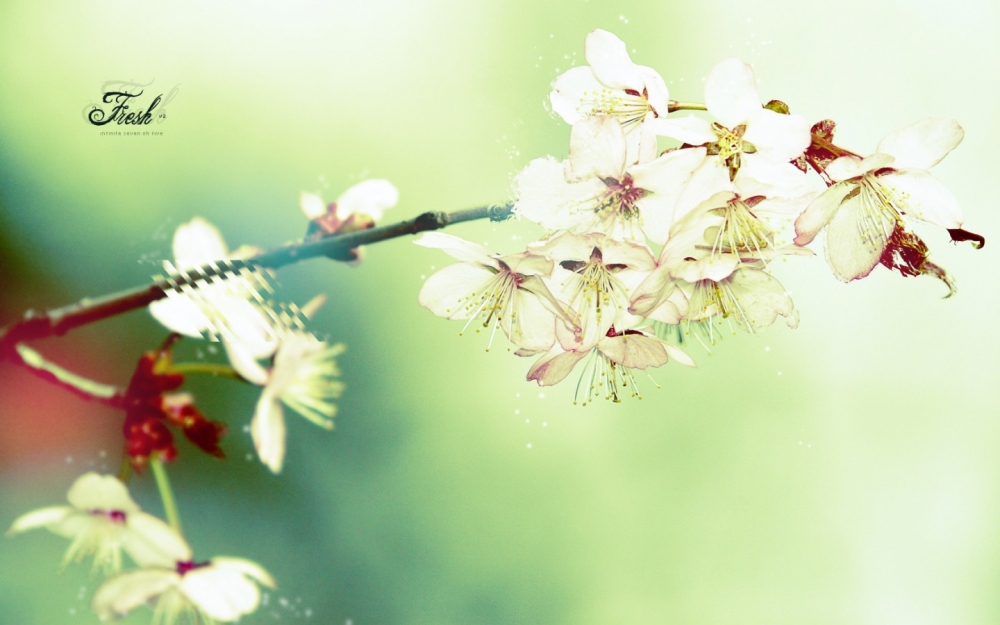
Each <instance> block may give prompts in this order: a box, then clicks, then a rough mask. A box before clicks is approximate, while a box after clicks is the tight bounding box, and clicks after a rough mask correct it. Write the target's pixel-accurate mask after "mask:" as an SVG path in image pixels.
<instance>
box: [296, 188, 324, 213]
mask: <svg viewBox="0 0 1000 625" xmlns="http://www.w3.org/2000/svg"><path fill="white" fill-rule="evenodd" d="M299 206H300V207H301V208H302V213H303V214H305V216H306V219H316V218H317V217H322V216H323V215H325V214H326V204H325V203H324V202H323V198H321V197H320V196H318V195H316V194H315V193H306V192H305V191H303V192H302V193H301V194H299Z"/></svg>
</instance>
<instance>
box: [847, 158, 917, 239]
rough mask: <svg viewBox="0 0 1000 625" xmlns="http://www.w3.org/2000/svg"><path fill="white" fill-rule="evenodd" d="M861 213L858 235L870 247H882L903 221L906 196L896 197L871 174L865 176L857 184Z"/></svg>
mask: <svg viewBox="0 0 1000 625" xmlns="http://www.w3.org/2000/svg"><path fill="white" fill-rule="evenodd" d="M858 193H860V195H861V211H860V214H859V216H858V233H859V234H860V235H861V240H862V241H864V242H865V243H868V244H870V245H875V246H878V247H884V246H885V245H886V243H887V242H888V241H889V237H891V236H892V232H893V230H895V228H896V225H897V224H901V223H902V221H903V218H902V215H901V213H903V212H905V203H906V198H907V196H906V195H902V196H900V195H898V194H897V193H896V192H895V191H894V190H893V189H890V188H889V187H886V186H885V185H884V184H883V183H882V181H880V180H879V179H878V178H877V177H876V176H874V175H872V174H865V175H864V176H862V177H861V181H860V182H859V184H858Z"/></svg>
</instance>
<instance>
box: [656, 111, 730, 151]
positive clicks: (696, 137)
mask: <svg viewBox="0 0 1000 625" xmlns="http://www.w3.org/2000/svg"><path fill="white" fill-rule="evenodd" d="M646 125H647V126H648V127H649V129H650V130H652V131H653V132H654V133H655V134H657V135H660V136H661V137H670V138H671V139H677V140H678V141H680V142H681V143H686V144H688V145H703V144H705V143H714V142H715V141H718V140H719V138H718V137H717V136H716V135H715V132H714V131H713V130H712V124H711V122H709V121H708V120H705V119H702V118H700V117H695V116H693V115H689V116H687V117H658V118H656V119H651V120H649V121H648V122H646Z"/></svg>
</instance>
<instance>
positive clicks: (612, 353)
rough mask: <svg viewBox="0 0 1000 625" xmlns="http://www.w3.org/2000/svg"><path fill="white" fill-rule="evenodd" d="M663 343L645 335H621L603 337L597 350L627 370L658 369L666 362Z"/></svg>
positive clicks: (665, 351)
mask: <svg viewBox="0 0 1000 625" xmlns="http://www.w3.org/2000/svg"><path fill="white" fill-rule="evenodd" d="M663 344H664V342H663V341H661V340H660V339H658V338H656V337H653V336H646V335H645V334H623V335H620V336H615V337H604V338H602V339H601V340H600V341H599V342H598V344H597V348H598V349H600V350H601V352H602V353H603V354H604V355H605V356H607V357H608V358H610V359H611V360H612V361H614V362H616V363H618V364H619V365H622V366H623V367H627V368H629V369H645V368H647V367H659V366H660V365H663V364H666V362H667V360H668V356H667V350H666V349H664V348H663Z"/></svg>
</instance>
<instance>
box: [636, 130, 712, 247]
mask: <svg viewBox="0 0 1000 625" xmlns="http://www.w3.org/2000/svg"><path fill="white" fill-rule="evenodd" d="M704 159H705V148H694V149H690V150H675V151H673V152H668V153H666V154H664V155H662V156H660V157H658V158H656V159H655V160H653V161H650V162H648V163H644V164H642V165H635V166H633V167H631V168H630V169H629V170H628V173H629V175H631V176H632V180H633V182H634V183H635V185H636V186H637V187H639V188H641V189H645V190H646V192H647V195H645V196H644V197H642V198H640V199H639V200H638V201H636V205H637V206H638V207H639V209H640V211H641V214H642V219H643V231H644V232H645V233H646V236H648V237H649V238H650V239H652V240H653V241H656V242H657V243H663V242H664V241H666V240H667V236H668V235H669V234H670V226H671V225H673V223H674V207H675V206H676V204H677V200H678V199H679V197H680V194H681V192H682V191H683V189H684V183H685V182H687V180H688V179H689V178H690V177H691V173H692V172H693V171H694V170H695V168H697V167H698V166H699V165H700V164H701V163H702V161H703V160H704Z"/></svg>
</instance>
